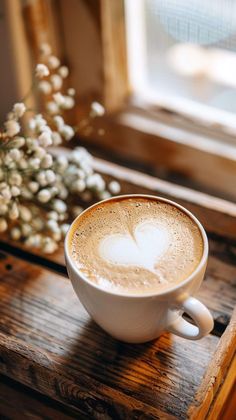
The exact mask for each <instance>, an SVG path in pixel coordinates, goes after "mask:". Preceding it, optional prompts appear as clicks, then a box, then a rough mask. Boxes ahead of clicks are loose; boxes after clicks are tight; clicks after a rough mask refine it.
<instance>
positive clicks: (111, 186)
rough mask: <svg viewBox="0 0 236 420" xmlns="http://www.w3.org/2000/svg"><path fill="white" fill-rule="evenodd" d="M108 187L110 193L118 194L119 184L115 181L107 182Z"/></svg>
mask: <svg viewBox="0 0 236 420" xmlns="http://www.w3.org/2000/svg"><path fill="white" fill-rule="evenodd" d="M108 188H109V190H110V192H111V193H112V194H119V192H120V184H119V182H117V181H111V182H110V183H109V184H108Z"/></svg>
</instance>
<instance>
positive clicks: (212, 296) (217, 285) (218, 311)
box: [0, 238, 236, 335]
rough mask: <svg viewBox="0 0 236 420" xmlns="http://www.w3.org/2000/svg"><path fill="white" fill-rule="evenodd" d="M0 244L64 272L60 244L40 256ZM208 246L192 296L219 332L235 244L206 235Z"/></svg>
mask: <svg viewBox="0 0 236 420" xmlns="http://www.w3.org/2000/svg"><path fill="white" fill-rule="evenodd" d="M16 245H17V247H18V248H17V247H16ZM0 246H1V247H2V249H5V251H7V252H8V253H13V254H14V255H16V256H19V255H20V256H21V258H24V259H25V260H26V261H32V262H34V264H38V265H39V266H42V265H44V266H45V267H48V268H50V269H51V270H53V271H55V272H59V273H60V274H62V275H64V276H67V274H66V268H65V261H64V251H63V247H62V246H61V247H60V249H59V250H58V251H57V252H56V253H54V254H52V255H45V256H42V254H41V253H40V252H39V251H37V250H29V249H27V248H26V247H24V246H23V245H22V244H21V243H17V244H16V243H14V242H13V241H12V242H11V243H9V241H8V242H0ZM209 249H210V253H209V259H208V266H207V271H206V275H205V279H204V281H203V284H202V286H201V288H200V289H199V291H198V292H197V295H196V297H198V298H199V299H200V300H201V301H202V302H203V303H205V305H207V307H208V308H209V309H210V311H211V312H212V315H213V317H214V320H215V333H216V334H219V335H221V333H222V332H223V331H224V329H225V328H226V327H227V325H228V323H229V321H230V317H231V315H232V312H233V309H234V306H235V302H236V287H235V284H236V270H235V266H236V265H235V264H236V263H235V255H236V244H235V245H234V244H232V243H231V242H229V243H227V242H223V241H222V240H221V239H220V238H212V239H211V238H210V239H209ZM22 250H24V252H22ZM222 294H223V296H224V298H223V299H222Z"/></svg>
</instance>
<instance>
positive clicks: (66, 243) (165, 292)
mask: <svg viewBox="0 0 236 420" xmlns="http://www.w3.org/2000/svg"><path fill="white" fill-rule="evenodd" d="M135 197H140V198H150V199H152V200H153V199H154V200H157V201H162V202H165V203H168V204H171V205H172V206H174V207H177V208H179V209H180V210H181V211H183V212H184V213H185V214H187V215H188V216H189V217H190V219H192V220H193V221H194V223H195V224H196V225H197V226H198V228H199V230H200V233H201V236H202V240H203V253H202V257H201V260H200V261H199V264H198V265H197V267H196V268H195V270H194V271H193V272H192V273H191V274H190V275H189V276H188V277H187V278H186V279H185V280H183V281H181V282H180V283H178V284H176V285H174V286H172V287H171V286H170V287H168V289H166V290H163V291H160V292H158V291H157V292H151V293H142V294H135V293H124V292H123V293H122V292H116V291H111V290H107V289H105V288H102V287H100V286H98V285H97V284H96V283H93V282H92V281H91V280H90V279H89V278H87V277H86V276H85V275H84V274H83V273H82V272H81V271H80V270H79V269H78V267H77V266H76V264H75V263H74V261H73V258H72V257H71V256H70V252H69V239H70V237H71V235H72V232H73V230H74V229H73V228H74V226H75V225H76V223H77V221H78V220H79V219H80V217H82V215H84V214H85V213H86V212H88V211H90V210H91V209H93V208H94V207H96V206H98V205H100V204H101V203H105V202H108V201H113V200H117V199H119V198H120V199H126V198H135ZM208 250H209V245H208V239H207V235H206V232H205V229H204V227H203V226H202V224H201V223H200V222H199V220H198V219H197V217H196V216H194V214H192V213H191V212H190V211H189V210H187V209H186V208H185V207H183V206H181V204H178V203H176V202H175V201H172V200H169V199H167V198H164V197H160V196H156V195H152V194H123V195H117V196H114V197H109V198H107V199H105V200H101V201H98V202H96V203H94V204H92V205H91V206H89V207H88V208H86V209H85V210H84V211H83V212H82V213H80V214H79V215H78V216H77V217H76V218H75V219H74V220H73V222H72V223H71V225H70V228H69V230H68V232H67V234H66V237H65V241H64V252H65V257H66V264H69V265H70V267H71V268H72V269H73V270H74V271H75V273H76V274H77V275H78V277H79V278H80V279H81V280H83V281H84V282H85V283H87V284H88V285H90V286H92V287H94V288H95V289H97V290H99V291H100V292H104V293H106V294H108V295H112V296H117V297H123V298H133V299H140V298H146V297H147V298H148V297H150V298H151V297H156V296H164V295H168V294H169V293H172V292H175V291H176V290H178V289H181V287H183V286H185V285H187V284H188V283H191V281H192V280H193V279H194V278H195V276H196V275H197V274H198V273H199V272H200V271H201V270H202V268H203V267H204V265H205V263H206V261H207V258H208Z"/></svg>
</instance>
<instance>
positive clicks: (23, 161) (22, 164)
mask: <svg viewBox="0 0 236 420" xmlns="http://www.w3.org/2000/svg"><path fill="white" fill-rule="evenodd" d="M18 167H19V169H27V168H28V161H27V160H26V159H25V158H22V159H21V160H20V162H18Z"/></svg>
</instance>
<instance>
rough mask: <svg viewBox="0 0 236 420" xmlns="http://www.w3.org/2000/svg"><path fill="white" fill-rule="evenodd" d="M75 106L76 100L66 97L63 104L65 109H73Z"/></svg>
mask: <svg viewBox="0 0 236 420" xmlns="http://www.w3.org/2000/svg"><path fill="white" fill-rule="evenodd" d="M74 105H75V100H74V98H72V97H71V96H64V101H63V103H62V104H61V107H62V108H63V109H71V108H73V106H74Z"/></svg>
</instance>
